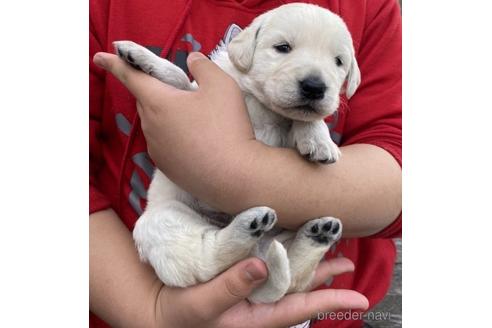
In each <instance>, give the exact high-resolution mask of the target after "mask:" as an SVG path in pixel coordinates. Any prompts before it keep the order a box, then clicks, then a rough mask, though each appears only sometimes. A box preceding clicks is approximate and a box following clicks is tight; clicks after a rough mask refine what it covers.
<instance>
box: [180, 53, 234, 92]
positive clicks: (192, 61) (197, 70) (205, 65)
mask: <svg viewBox="0 0 492 328" xmlns="http://www.w3.org/2000/svg"><path fill="white" fill-rule="evenodd" d="M187 65H188V69H189V71H190V73H191V75H192V76H193V78H194V79H195V80H196V82H197V83H198V85H200V89H202V90H206V89H212V88H214V87H217V88H218V89H220V90H221V91H220V92H221V93H223V92H224V88H227V87H228V86H232V87H236V82H235V81H234V80H233V79H232V78H231V77H230V76H229V75H228V74H227V73H226V72H224V71H223V70H222V69H221V68H220V67H219V66H217V65H216V64H215V63H213V62H212V61H211V60H209V59H208V58H207V57H206V56H205V55H204V54H202V53H200V52H192V53H190V54H189V55H188V58H187ZM236 88H237V87H236Z"/></svg>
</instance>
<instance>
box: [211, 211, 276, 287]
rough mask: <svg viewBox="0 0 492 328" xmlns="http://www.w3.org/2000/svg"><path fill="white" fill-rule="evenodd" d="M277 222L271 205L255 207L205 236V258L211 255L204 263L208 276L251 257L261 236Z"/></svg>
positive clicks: (212, 275)
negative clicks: (208, 260) (208, 261)
mask: <svg viewBox="0 0 492 328" xmlns="http://www.w3.org/2000/svg"><path fill="white" fill-rule="evenodd" d="M276 222H277V216H276V214H275V211H274V210H272V209H271V208H269V207H265V206H262V207H253V208H250V209H248V210H246V211H244V212H242V213H240V214H238V215H237V216H236V217H235V218H234V219H233V220H232V222H231V223H230V224H229V225H228V226H227V227H225V228H223V229H221V230H218V231H213V232H212V233H210V234H208V235H206V236H204V238H205V239H204V240H205V241H204V245H203V246H204V250H203V251H202V253H203V254H205V258H207V259H211V261H210V263H207V264H204V265H203V267H202V270H203V272H204V273H205V274H207V277H206V279H207V280H208V279H210V278H212V277H214V276H215V275H217V274H218V273H220V272H222V271H224V270H226V269H227V268H229V267H230V266H231V265H233V264H234V263H236V262H238V261H240V260H242V259H244V258H246V257H248V255H249V254H250V253H251V252H252V250H253V248H254V247H255V245H256V244H257V242H258V240H259V239H260V238H261V237H262V236H263V235H264V233H265V232H267V231H269V230H270V229H272V228H273V226H274V225H275V223H276ZM207 272H208V273H207ZM204 278H205V277H204Z"/></svg>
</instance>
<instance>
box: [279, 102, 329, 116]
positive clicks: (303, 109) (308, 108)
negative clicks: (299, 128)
mask: <svg viewBox="0 0 492 328" xmlns="http://www.w3.org/2000/svg"><path fill="white" fill-rule="evenodd" d="M284 109H285V110H288V111H293V112H298V113H303V114H306V115H310V114H319V112H320V109H319V106H316V104H314V103H311V102H307V103H304V104H296V105H294V106H288V107H284Z"/></svg>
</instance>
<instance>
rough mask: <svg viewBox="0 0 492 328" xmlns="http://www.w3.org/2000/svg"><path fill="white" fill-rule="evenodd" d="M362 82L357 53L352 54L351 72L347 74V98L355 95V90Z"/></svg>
mask: <svg viewBox="0 0 492 328" xmlns="http://www.w3.org/2000/svg"><path fill="white" fill-rule="evenodd" d="M359 84H360V70H359V65H357V59H355V55H354V56H352V63H351V65H350V69H349V72H348V74H347V89H346V91H345V94H346V95H347V98H350V97H352V96H353V95H354V93H355V90H357V88H358V87H359Z"/></svg>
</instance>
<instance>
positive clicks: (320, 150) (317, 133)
mask: <svg viewBox="0 0 492 328" xmlns="http://www.w3.org/2000/svg"><path fill="white" fill-rule="evenodd" d="M289 144H290V146H292V147H295V148H297V150H298V151H299V153H300V154H301V155H302V156H304V157H305V158H307V159H308V160H309V161H311V162H318V163H322V164H331V163H334V162H336V161H338V159H339V158H340V156H341V152H340V149H338V146H337V145H336V144H335V143H334V142H333V140H331V136H330V131H329V130H328V126H327V125H326V123H325V122H324V121H322V120H319V121H313V122H300V121H294V122H293V123H292V128H291V131H290V133H289Z"/></svg>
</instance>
